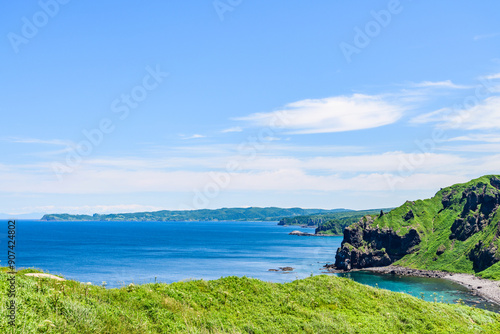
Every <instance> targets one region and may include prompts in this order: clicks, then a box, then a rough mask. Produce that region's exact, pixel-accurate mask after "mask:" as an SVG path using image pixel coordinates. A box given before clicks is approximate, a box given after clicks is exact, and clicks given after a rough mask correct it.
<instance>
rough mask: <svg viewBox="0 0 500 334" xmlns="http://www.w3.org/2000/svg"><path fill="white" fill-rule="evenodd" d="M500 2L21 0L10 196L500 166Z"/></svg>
mask: <svg viewBox="0 0 500 334" xmlns="http://www.w3.org/2000/svg"><path fill="white" fill-rule="evenodd" d="M499 7H500V4H498V3H497V2H495V1H482V2H479V3H477V2H476V3H473V2H465V1H440V2H439V3H435V2H432V3H431V2H417V1H409V0H401V1H395V0H391V1H370V2H357V3H351V2H347V1H345V2H338V1H336V2H334V1H315V2H314V4H312V3H310V2H306V1H291V0H287V1H273V2H271V3H270V2H266V1H245V0H243V1H238V0H232V1H229V0H220V1H196V2H187V1H186V2H181V1H177V2H173V1H148V2H146V3H145V2H140V1H126V2H123V1H106V2H102V3H94V2H93V3H90V2H84V1H77V0H71V1H68V0H64V1H63V0H41V1H22V2H12V1H10V2H8V3H6V4H4V10H3V11H2V14H1V15H2V18H1V20H0V35H2V36H4V37H3V38H2V39H1V43H0V48H1V50H0V52H1V55H2V61H1V62H0V73H2V76H1V80H2V82H3V83H2V88H3V89H2V90H1V91H0V113H1V124H2V133H1V135H0V149H1V152H2V155H1V158H0V212H4V213H9V214H22V213H30V212H40V213H50V212H70V213H94V212H99V213H106V212H133V211H143V210H160V209H198V208H220V207H234V206H280V207H293V206H299V207H319V208H339V207H345V208H351V209H365V208H376V207H389V206H397V205H400V204H402V203H403V202H404V201H405V200H413V199H418V198H426V197H430V196H432V195H433V194H434V193H435V192H436V191H437V190H439V188H440V187H444V186H447V185H451V184H453V183H456V182H464V181H467V180H469V179H471V178H475V177H478V176H481V175H484V174H500V171H499V166H500V153H499V149H500V135H499V134H498V133H499V132H498V130H499V128H500V23H498V17H497V13H498V11H499V9H500V8H499Z"/></svg>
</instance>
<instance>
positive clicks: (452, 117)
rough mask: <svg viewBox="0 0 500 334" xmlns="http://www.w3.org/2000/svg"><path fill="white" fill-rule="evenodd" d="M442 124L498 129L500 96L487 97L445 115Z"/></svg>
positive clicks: (479, 128)
mask: <svg viewBox="0 0 500 334" xmlns="http://www.w3.org/2000/svg"><path fill="white" fill-rule="evenodd" d="M442 126H443V127H444V128H458V129H465V130H485V129H500V96H492V97H489V98H487V99H485V100H484V101H482V102H481V103H479V104H477V105H475V106H473V107H471V108H469V109H465V110H461V111H460V112H453V113H451V114H449V115H446V116H445V118H444V119H443V123H442Z"/></svg>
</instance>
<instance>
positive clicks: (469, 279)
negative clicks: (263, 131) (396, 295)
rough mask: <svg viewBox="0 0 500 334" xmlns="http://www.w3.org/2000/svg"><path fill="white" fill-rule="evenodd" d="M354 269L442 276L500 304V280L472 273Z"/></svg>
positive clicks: (380, 268)
mask: <svg viewBox="0 0 500 334" xmlns="http://www.w3.org/2000/svg"><path fill="white" fill-rule="evenodd" d="M352 271H370V272H374V273H381V274H392V275H400V276H417V277H429V278H442V279H446V280H449V281H453V282H456V283H458V284H460V285H462V286H464V287H466V288H467V289H468V290H469V291H471V292H472V294H475V295H479V296H481V297H483V298H484V299H486V300H488V301H490V302H493V303H495V304H497V305H500V281H494V280H490V279H486V278H480V277H477V276H474V275H472V274H464V273H450V272H445V271H438V270H422V269H412V268H407V267H399V266H387V267H371V268H363V269H353V270H352ZM336 272H340V271H336Z"/></svg>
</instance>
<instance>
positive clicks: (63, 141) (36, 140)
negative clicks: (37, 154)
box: [3, 137, 77, 147]
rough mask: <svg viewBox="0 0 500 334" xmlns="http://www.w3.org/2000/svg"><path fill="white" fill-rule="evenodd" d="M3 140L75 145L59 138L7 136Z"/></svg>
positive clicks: (23, 142)
mask: <svg viewBox="0 0 500 334" xmlns="http://www.w3.org/2000/svg"><path fill="white" fill-rule="evenodd" d="M3 140H4V141H7V142H10V143H21V144H41V145H56V146H66V147H76V146H77V145H76V144H75V143H74V142H72V141H70V140H61V139H37V138H20V137H8V138H4V139H3Z"/></svg>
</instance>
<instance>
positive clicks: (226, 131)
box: [221, 126, 243, 133]
mask: <svg viewBox="0 0 500 334" xmlns="http://www.w3.org/2000/svg"><path fill="white" fill-rule="evenodd" d="M241 131H243V129H242V128H241V127H239V126H234V127H232V128H228V129H224V130H222V131H221V132H222V133H228V132H241Z"/></svg>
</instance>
